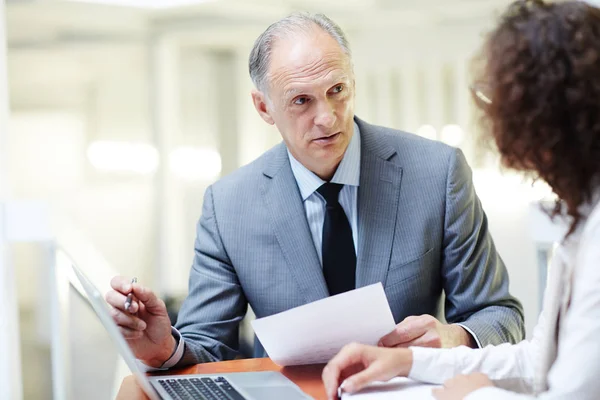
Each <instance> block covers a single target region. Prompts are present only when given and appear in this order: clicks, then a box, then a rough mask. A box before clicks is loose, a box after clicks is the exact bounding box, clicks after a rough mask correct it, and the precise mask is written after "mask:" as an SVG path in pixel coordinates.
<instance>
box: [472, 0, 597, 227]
mask: <svg viewBox="0 0 600 400" xmlns="http://www.w3.org/2000/svg"><path fill="white" fill-rule="evenodd" d="M482 59H483V60H485V61H484V66H483V69H482V70H481V74H482V76H481V77H480V78H483V79H479V80H478V81H479V82H484V84H483V86H482V87H484V88H486V90H485V95H483V96H482V95H481V93H479V92H478V93H476V94H477V97H476V100H479V102H478V103H479V105H480V108H481V109H482V111H483V116H484V121H486V125H487V126H486V128H488V129H489V131H490V132H491V136H492V137H493V139H494V142H495V144H496V146H497V148H498V151H499V153H500V156H501V159H502V162H503V164H504V165H505V166H507V167H510V168H515V169H519V170H525V171H532V172H534V173H535V174H536V175H537V177H539V178H541V179H543V180H544V181H546V182H547V183H548V184H549V185H550V186H551V187H552V189H553V191H554V193H556V195H557V196H558V197H559V200H558V201H557V203H556V205H555V207H554V209H553V210H550V213H551V215H552V216H553V217H554V216H556V215H558V214H559V213H561V210H562V209H563V208H566V212H567V214H568V215H569V216H571V217H572V224H571V227H570V230H569V232H568V234H567V236H568V235H570V234H571V233H572V232H573V231H574V230H575V229H576V227H577V225H578V224H579V222H581V219H582V216H581V214H580V213H579V211H578V209H579V207H580V205H582V204H583V203H585V202H587V201H590V200H591V198H592V195H593V191H594V190H595V188H596V187H597V186H598V177H599V175H600V9H598V8H595V7H593V6H591V5H589V4H586V3H584V2H581V1H566V2H560V3H546V2H544V1H542V0H519V1H516V2H514V3H513V4H512V5H511V6H510V7H509V8H508V10H507V11H506V12H505V13H504V15H503V16H502V18H501V20H500V23H499V25H498V26H497V27H496V28H495V29H494V30H493V31H492V32H491V33H490V34H489V36H488V37H487V40H486V42H485V46H484V47H483V53H482ZM482 99H483V101H481V100H482Z"/></svg>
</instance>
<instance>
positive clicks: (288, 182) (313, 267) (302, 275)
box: [261, 144, 329, 303]
mask: <svg viewBox="0 0 600 400" xmlns="http://www.w3.org/2000/svg"><path fill="white" fill-rule="evenodd" d="M264 175H265V181H264V183H263V185H262V187H261V192H262V195H263V198H264V202H265V204H266V206H267V208H268V210H269V214H270V215H271V223H272V225H273V230H274V232H275V236H276V238H277V241H278V243H279V245H280V246H281V250H282V252H283V254H284V257H285V259H286V261H287V266H288V268H290V272H291V273H292V275H293V276H294V277H295V279H296V281H297V282H298V286H299V287H300V290H301V292H302V294H303V295H304V298H305V299H306V302H307V303H308V302H312V301H316V300H320V299H322V298H325V297H327V296H329V291H328V290H327V284H326V283H325V278H324V277H323V271H322V268H321V263H320V262H319V256H318V254H317V250H316V249H315V245H314V242H313V240H312V235H311V233H310V228H309V226H308V221H307V220H306V212H305V210H304V205H303V203H302V198H301V196H300V190H299V189H298V185H297V184H296V179H295V178H294V174H293V172H292V168H291V167H290V162H289V159H288V155H287V151H286V147H285V145H284V144H281V145H279V146H278V147H277V148H276V149H275V150H274V154H273V157H272V159H271V162H270V163H269V165H268V166H267V167H266V168H265V171H264Z"/></svg>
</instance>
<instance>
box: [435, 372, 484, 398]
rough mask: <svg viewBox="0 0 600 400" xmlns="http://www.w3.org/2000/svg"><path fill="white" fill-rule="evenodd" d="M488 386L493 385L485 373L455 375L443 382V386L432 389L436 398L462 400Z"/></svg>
mask: <svg viewBox="0 0 600 400" xmlns="http://www.w3.org/2000/svg"><path fill="white" fill-rule="evenodd" d="M488 386H494V384H493V383H492V381H490V379H489V378H488V377H487V375H485V374H481V373H476V374H469V375H457V376H455V377H454V378H452V379H448V380H447V381H446V382H444V387H443V388H439V389H433V397H435V398H436V399H437V400H463V399H464V398H465V397H466V396H467V395H468V394H470V393H472V392H474V391H476V390H477V389H481V388H484V387H488Z"/></svg>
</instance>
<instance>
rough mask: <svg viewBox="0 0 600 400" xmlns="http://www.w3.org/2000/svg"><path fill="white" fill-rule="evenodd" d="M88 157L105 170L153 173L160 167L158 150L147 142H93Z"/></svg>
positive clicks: (94, 164) (99, 168)
mask: <svg viewBox="0 0 600 400" xmlns="http://www.w3.org/2000/svg"><path fill="white" fill-rule="evenodd" d="M87 157H88V160H90V163H91V164H92V165H93V166H94V168H96V169H97V170H99V171H104V172H120V173H135V174H152V173H153V172H154V171H156V168H157V167H158V151H156V149H155V148H154V147H153V146H151V145H149V144H146V143H131V142H112V141H98V142H93V143H91V144H90V145H89V147H88V149H87Z"/></svg>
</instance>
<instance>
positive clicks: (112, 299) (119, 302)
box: [104, 290, 127, 311]
mask: <svg viewBox="0 0 600 400" xmlns="http://www.w3.org/2000/svg"><path fill="white" fill-rule="evenodd" d="M104 299H105V300H106V302H107V303H108V304H110V305H111V306H113V307H114V308H117V309H119V310H122V311H125V299H127V296H125V295H123V294H122V293H120V292H117V291H115V290H111V291H109V292H108V293H106V295H105V296H104Z"/></svg>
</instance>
